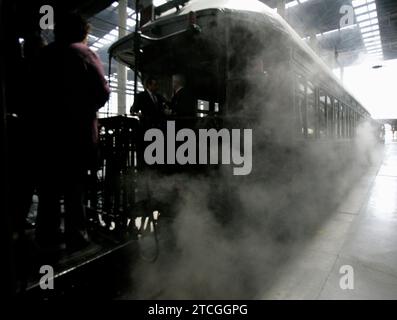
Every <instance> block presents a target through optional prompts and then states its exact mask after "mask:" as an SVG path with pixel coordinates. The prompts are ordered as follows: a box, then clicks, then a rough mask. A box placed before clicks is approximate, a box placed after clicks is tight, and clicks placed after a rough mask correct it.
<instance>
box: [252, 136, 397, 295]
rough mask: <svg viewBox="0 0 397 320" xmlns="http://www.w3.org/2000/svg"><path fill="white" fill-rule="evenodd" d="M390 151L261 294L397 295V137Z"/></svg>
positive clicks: (388, 146)
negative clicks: (347, 269)
mask: <svg viewBox="0 0 397 320" xmlns="http://www.w3.org/2000/svg"><path fill="white" fill-rule="evenodd" d="M384 153H385V155H384V158H383V160H382V162H381V163H380V164H376V165H374V166H372V167H371V168H370V170H369V171H368V172H367V174H366V175H365V176H363V177H362V178H361V179H360V181H359V183H358V184H357V185H356V186H355V188H354V189H353V190H351V193H350V194H349V195H347V197H346V200H345V201H344V203H342V204H341V206H340V207H339V209H338V210H337V212H335V214H334V215H333V216H332V218H331V219H330V220H328V221H327V222H326V223H325V224H324V225H322V227H321V229H320V230H319V231H318V233H317V234H316V236H315V237H314V238H313V239H312V240H311V241H310V243H308V244H307V245H306V246H305V247H304V249H303V250H302V251H300V252H299V255H297V256H296V257H295V258H294V259H292V260H291V261H290V263H288V264H287V265H286V266H285V267H283V268H282V270H280V274H279V275H278V277H277V281H276V282H275V284H274V285H273V286H272V287H271V289H270V290H266V293H265V294H263V295H262V296H261V297H259V298H260V299H397V142H395V141H394V142H388V143H387V144H386V147H385V152H384ZM343 266H351V267H352V270H353V277H352V278H350V279H353V280H354V282H350V283H353V286H354V288H353V289H342V288H341V286H340V282H341V278H343V277H344V276H345V274H344V273H341V272H340V271H341V270H340V269H341V267H343ZM343 279H345V277H344V278H343Z"/></svg>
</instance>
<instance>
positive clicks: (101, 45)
mask: <svg viewBox="0 0 397 320" xmlns="http://www.w3.org/2000/svg"><path fill="white" fill-rule="evenodd" d="M92 46H94V47H97V48H98V49H100V48H102V47H103V46H104V45H103V44H102V43H99V42H95V43H94V44H93V45H92Z"/></svg>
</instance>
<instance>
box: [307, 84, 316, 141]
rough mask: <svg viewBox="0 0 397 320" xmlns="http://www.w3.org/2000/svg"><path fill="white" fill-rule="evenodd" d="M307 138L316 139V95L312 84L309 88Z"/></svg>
mask: <svg viewBox="0 0 397 320" xmlns="http://www.w3.org/2000/svg"><path fill="white" fill-rule="evenodd" d="M307 137H308V138H315V137H316V93H315V90H314V87H313V85H312V84H311V83H310V82H309V83H308V86H307Z"/></svg>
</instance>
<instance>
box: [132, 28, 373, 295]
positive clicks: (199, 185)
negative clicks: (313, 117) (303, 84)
mask: <svg viewBox="0 0 397 320" xmlns="http://www.w3.org/2000/svg"><path fill="white" fill-rule="evenodd" d="M232 27H233V26H232ZM235 27H238V25H237V24H236V26H235ZM255 32H256V30H253V31H252V34H255ZM209 34H211V38H210V39H209V43H211V42H212V41H216V40H218V39H215V38H214V37H215V36H214V35H215V34H217V33H209ZM235 34H238V33H235ZM239 36H242V35H239ZM237 40H238V39H237ZM240 41H242V39H240ZM274 41H280V39H278V40H274V39H272V38H268V43H267V44H268V45H267V46H266V51H265V52H263V51H261V50H259V52H256V53H258V55H256V56H260V55H261V54H262V55H263V56H265V57H275V56H276V57H277V56H278V57H279V58H280V61H277V60H276V61H275V60H268V61H273V62H272V63H271V64H270V63H269V64H268V65H264V66H263V67H264V69H265V70H264V71H265V72H261V75H257V76H255V75H253V73H252V72H249V73H248V74H247V75H246V77H245V81H244V83H245V86H246V88H245V90H243V91H242V90H241V86H242V84H241V83H237V82H236V88H237V89H236V92H237V93H238V94H239V95H240V97H239V99H238V100H236V99H237V95H236V96H234V97H236V99H234V100H233V101H235V106H236V108H235V109H236V112H235V115H236V116H238V117H240V118H241V120H240V122H239V124H238V125H239V126H242V127H243V128H250V129H251V128H252V129H253V133H254V137H253V170H252V173H251V175H249V176H248V177H236V176H233V175H232V174H231V172H230V170H231V169H230V167H228V166H220V167H219V168H218V169H215V170H212V171H210V172H206V173H205V174H203V175H200V174H198V175H195V174H188V173H186V174H185V173H174V174H167V175H162V174H160V175H158V176H157V175H156V174H152V176H151V178H150V181H151V188H152V190H153V194H154V195H155V196H156V197H157V199H158V200H159V201H160V202H163V203H167V205H168V210H166V211H168V212H165V211H162V210H161V208H160V207H159V211H160V217H159V221H158V226H159V236H160V256H159V258H158V260H157V261H156V262H155V263H152V264H151V263H147V262H144V261H140V262H139V263H138V264H137V265H136V266H135V267H134V269H133V270H132V277H133V287H131V292H129V294H128V295H126V298H138V299H252V298H256V297H258V296H260V295H261V293H263V292H265V291H266V290H268V289H269V288H271V286H272V283H273V281H275V280H276V278H277V271H278V269H279V268H280V267H281V266H282V265H283V264H285V263H287V262H288V259H290V258H291V257H292V256H293V255H294V254H297V253H298V252H299V251H300V250H301V248H302V247H303V246H304V245H305V243H307V241H310V238H311V237H312V236H313V235H314V233H315V231H316V230H317V229H318V228H319V226H320V225H321V224H322V223H324V222H325V221H326V220H327V219H329V218H330V216H331V215H332V213H333V212H335V210H336V209H337V207H338V205H339V204H340V203H341V201H342V200H343V198H344V196H345V195H346V194H347V192H348V191H349V189H350V188H351V186H352V185H353V184H354V183H355V181H356V180H357V179H358V178H359V177H360V176H361V175H362V173H363V172H364V171H365V170H366V168H367V166H368V165H370V164H371V163H372V162H373V161H375V155H376V154H377V151H376V141H375V139H374V138H373V134H372V133H371V126H370V125H369V124H363V125H361V126H360V127H359V128H358V130H357V137H356V139H355V140H353V141H344V142H343V141H341V140H339V141H337V142H335V141H328V140H321V139H318V140H317V139H316V140H313V141H301V140H299V141H298V140H297V139H294V138H293V137H292V136H291V133H293V130H294V129H293V128H294V121H295V118H294V116H293V114H292V113H288V112H286V109H285V108H284V109H283V107H282V106H285V105H287V106H288V107H290V105H289V103H290V102H289V100H288V96H286V95H285V94H284V93H285V92H286V91H285V90H284V89H285V87H284V86H287V85H288V83H286V81H285V75H286V74H290V73H289V71H290V70H288V66H286V65H285V64H283V63H282V61H283V59H282V58H283V57H285V53H280V52H278V50H280V43H276V42H274ZM282 41H284V39H282ZM285 41H286V40H285ZM218 42H219V41H218ZM257 44H258V43H257ZM208 47H210V45H209V46H208ZM214 47H216V45H214ZM269 48H275V49H272V50H273V51H269V50H270V49H269ZM251 49H252V48H250V47H249V46H241V45H240V46H236V47H235V48H229V50H230V51H229V53H230V55H232V56H233V55H235V53H237V54H236V55H238V56H239V57H250V58H252V52H251ZM234 50H237V51H236V52H235V51H234ZM251 61H252V60H251ZM241 63H244V61H243V62H242V61H238V65H240V66H241ZM253 65H255V66H256V67H257V64H253ZM309 69H310V70H311V71H312V74H316V70H317V65H313V66H312V68H309ZM321 72H322V71H321V70H318V73H321ZM291 80H292V79H291ZM287 82H288V81H287ZM247 84H248V85H247ZM230 85H232V82H230ZM264 87H265V88H267V89H266V90H263V88H264ZM260 88H262V89H260ZM242 92H243V93H242ZM231 97H232V96H229V97H228V98H231ZM247 113H248V114H249V115H251V117H248V118H247V117H246V115H247ZM234 124H236V123H234ZM182 169H183V168H182ZM181 172H183V171H182V170H181ZM170 199H172V200H170Z"/></svg>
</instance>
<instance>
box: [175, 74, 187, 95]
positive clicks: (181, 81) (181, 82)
mask: <svg viewBox="0 0 397 320" xmlns="http://www.w3.org/2000/svg"><path fill="white" fill-rule="evenodd" d="M185 85H186V80H185V77H184V76H183V75H181V74H175V75H173V76H172V87H173V88H174V91H177V90H179V89H181V88H183V87H185Z"/></svg>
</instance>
